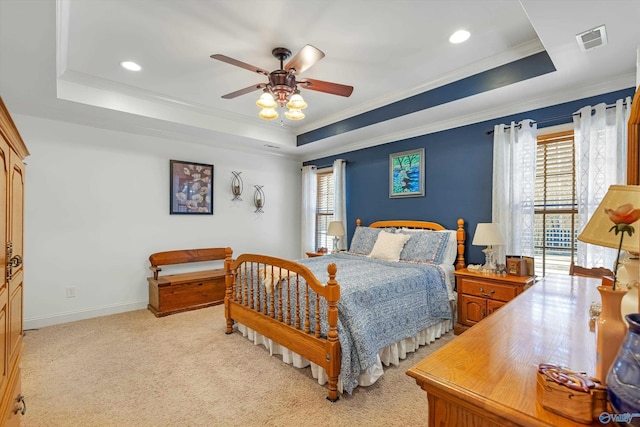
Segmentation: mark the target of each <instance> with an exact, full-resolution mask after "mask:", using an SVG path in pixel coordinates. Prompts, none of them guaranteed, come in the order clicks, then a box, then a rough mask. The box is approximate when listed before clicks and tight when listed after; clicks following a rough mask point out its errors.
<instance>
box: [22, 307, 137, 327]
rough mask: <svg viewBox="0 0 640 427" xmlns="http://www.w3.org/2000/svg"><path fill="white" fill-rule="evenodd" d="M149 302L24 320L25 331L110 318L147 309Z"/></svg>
mask: <svg viewBox="0 0 640 427" xmlns="http://www.w3.org/2000/svg"><path fill="white" fill-rule="evenodd" d="M147 304H148V301H146V300H145V301H138V302H132V303H127V304H117V305H110V306H104V307H97V308H90V309H86V310H80V311H74V312H70V313H59V314H52V315H49V316H39V317H32V318H30V319H26V318H25V319H24V326H23V327H24V330H25V331H26V330H29V329H40V328H44V327H45V326H52V325H58V324H60V323H67V322H75V321H76V320H84V319H91V318H93V317H101V316H108V315H110V314H117V313H124V312H127V311H134V310H143V309H145V308H147Z"/></svg>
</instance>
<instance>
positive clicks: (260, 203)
mask: <svg viewBox="0 0 640 427" xmlns="http://www.w3.org/2000/svg"><path fill="white" fill-rule="evenodd" d="M254 187H255V189H256V192H255V193H254V194H253V204H254V205H256V210H255V212H254V213H264V211H263V210H262V208H263V207H264V191H262V187H263V185H254Z"/></svg>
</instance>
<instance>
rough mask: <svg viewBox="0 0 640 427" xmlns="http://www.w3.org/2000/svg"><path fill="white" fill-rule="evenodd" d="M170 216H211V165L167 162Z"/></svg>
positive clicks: (177, 161)
mask: <svg viewBox="0 0 640 427" xmlns="http://www.w3.org/2000/svg"><path fill="white" fill-rule="evenodd" d="M169 170H170V178H171V183H170V187H169V188H170V200H171V203H170V212H169V213H170V214H171V215H174V214H176V215H182V214H185V215H213V165H207V164H204V163H194V162H184V161H180V160H170V161H169Z"/></svg>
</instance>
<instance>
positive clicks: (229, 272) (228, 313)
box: [224, 219, 466, 402]
mask: <svg viewBox="0 0 640 427" xmlns="http://www.w3.org/2000/svg"><path fill="white" fill-rule="evenodd" d="M360 224H361V221H360V220H359V219H358V220H357V225H358V226H360ZM457 224H458V229H457V233H456V238H457V241H458V256H457V260H456V264H455V268H456V269H460V268H464V267H465V260H464V250H465V239H466V234H465V231H464V221H463V220H462V219H458V222H457ZM369 227H373V228H390V227H397V228H403V227H404V228H413V229H424V230H446V228H445V227H443V226H442V225H440V224H437V223H434V222H426V221H404V220H394V221H378V222H374V223H373V224H371V225H370V226H369ZM225 271H226V276H225V284H226V291H225V298H224V305H225V310H224V313H225V317H226V320H227V325H226V331H225V333H227V334H231V333H232V332H233V324H234V322H239V323H242V324H243V325H245V326H247V327H248V328H251V329H253V330H254V331H256V332H257V333H259V334H262V335H264V336H265V337H267V338H269V339H271V340H273V341H275V342H277V343H278V344H280V345H282V346H284V347H286V348H288V349H289V350H291V351H293V352H295V353H297V354H299V355H300V356H302V357H303V358H305V359H307V360H309V361H311V362H313V363H315V364H317V365H318V366H320V367H322V368H324V369H325V370H326V372H327V377H328V394H327V399H329V400H330V401H332V402H335V401H336V400H338V399H339V393H338V376H339V375H340V362H341V354H340V342H339V341H338V329H337V325H338V308H337V306H338V300H339V299H340V286H339V285H338V282H336V280H335V277H336V272H337V267H336V265H335V264H333V263H331V264H329V265H328V266H327V273H328V277H329V280H328V281H327V283H326V285H324V284H322V283H321V282H320V281H319V280H318V278H316V277H315V276H314V275H313V273H312V272H311V270H309V269H308V268H307V267H306V266H305V265H303V264H300V263H298V262H295V261H290V260H286V259H281V258H275V257H270V256H266V255H257V254H243V255H240V256H239V257H238V258H237V259H235V260H233V259H232V258H231V253H228V254H227V257H226V258H225ZM257 272H260V273H259V274H258V273H257ZM259 276H262V278H263V279H264V278H265V277H269V279H270V280H272V282H271V283H272V284H274V283H275V284H277V286H275V287H274V290H273V291H272V292H269V293H267V291H265V286H260V285H259V282H260V277H259ZM236 278H238V279H239V280H236ZM238 282H239V283H238ZM309 289H313V291H314V292H315V294H316V296H315V302H313V301H312V303H311V304H310V301H309V299H310V297H309V292H308V290H309ZM301 290H302V292H303V295H304V296H305V297H304V298H303V301H300V298H299V296H300V293H301ZM292 293H293V294H294V295H296V296H297V297H296V298H295V301H294V302H292V301H291V298H290V295H291V294H292ZM320 298H324V299H325V300H326V302H327V322H328V325H329V329H328V333H327V336H326V337H324V336H321V334H320V327H319V326H318V327H315V325H320V316H321V314H320ZM261 300H262V301H264V302H263V303H262V304H260V303H259V302H260V301H261ZM291 304H295V318H293V319H292V318H291V308H294V307H292V305H291ZM278 307H280V309H278ZM282 307H284V308H285V310H282ZM312 319H313V320H314V322H313V326H312V322H311V320H312Z"/></svg>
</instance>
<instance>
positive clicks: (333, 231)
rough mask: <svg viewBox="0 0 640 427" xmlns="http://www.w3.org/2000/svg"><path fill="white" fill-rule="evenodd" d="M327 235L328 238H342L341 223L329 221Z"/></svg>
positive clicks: (342, 228)
mask: <svg viewBox="0 0 640 427" xmlns="http://www.w3.org/2000/svg"><path fill="white" fill-rule="evenodd" d="M327 234H328V235H329V236H344V226H343V225H342V221H331V222H330V223H329V228H328V229H327Z"/></svg>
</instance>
